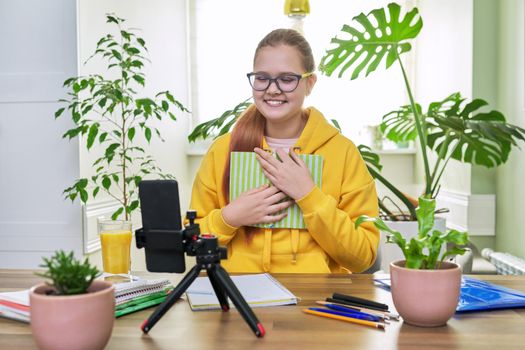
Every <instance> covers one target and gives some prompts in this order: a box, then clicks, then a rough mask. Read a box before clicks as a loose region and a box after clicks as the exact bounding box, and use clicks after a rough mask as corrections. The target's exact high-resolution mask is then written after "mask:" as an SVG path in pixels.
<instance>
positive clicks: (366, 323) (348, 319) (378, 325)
mask: <svg viewBox="0 0 525 350" xmlns="http://www.w3.org/2000/svg"><path fill="white" fill-rule="evenodd" d="M303 312H306V313H307V314H310V315H315V316H321V317H327V318H333V319H334V320H340V321H346V322H351V323H357V324H362V325H364V326H369V327H374V328H381V329H385V325H384V324H382V323H377V322H372V321H366V320H360V319H357V318H351V317H344V316H339V315H333V314H326V313H324V312H319V311H315V310H309V309H303Z"/></svg>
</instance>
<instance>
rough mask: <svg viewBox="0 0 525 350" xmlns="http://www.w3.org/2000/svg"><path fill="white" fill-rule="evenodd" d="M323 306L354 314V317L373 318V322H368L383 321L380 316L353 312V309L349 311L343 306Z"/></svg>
mask: <svg viewBox="0 0 525 350" xmlns="http://www.w3.org/2000/svg"><path fill="white" fill-rule="evenodd" d="M324 306H326V307H327V308H329V309H332V310H337V311H342V312H348V313H351V314H356V315H361V316H368V317H371V318H374V320H370V321H374V322H377V321H382V320H384V318H383V317H381V316H378V315H372V314H368V313H366V312H362V311H357V310H353V309H350V308H348V307H344V306H341V305H335V304H325V305H324Z"/></svg>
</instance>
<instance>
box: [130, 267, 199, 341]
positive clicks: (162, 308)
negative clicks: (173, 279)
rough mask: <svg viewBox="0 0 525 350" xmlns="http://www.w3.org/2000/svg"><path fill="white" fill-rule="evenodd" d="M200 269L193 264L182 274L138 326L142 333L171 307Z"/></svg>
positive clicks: (146, 331)
mask: <svg viewBox="0 0 525 350" xmlns="http://www.w3.org/2000/svg"><path fill="white" fill-rule="evenodd" d="M200 270H201V267H200V266H199V265H195V266H194V267H193V268H192V269H191V270H190V271H188V273H187V274H186V275H185V276H184V278H183V279H182V281H180V282H179V284H177V286H176V287H175V288H173V290H172V291H171V293H170V294H169V295H168V297H167V298H166V300H164V301H163V302H162V304H160V305H159V306H158V307H157V308H156V309H155V311H153V313H152V314H151V315H150V317H148V318H147V319H146V320H144V322H143V323H142V325H141V326H140V328H141V329H142V331H143V332H144V333H148V332H149V331H150V329H151V328H153V326H154V325H155V323H157V321H158V320H160V319H161V317H162V316H164V314H165V313H166V312H167V311H168V310H169V309H170V308H171V306H172V305H173V304H174V303H175V302H176V301H177V300H178V299H179V298H180V296H181V295H182V293H184V292H185V291H186V289H188V287H189V286H190V285H191V283H192V282H193V281H194V280H195V279H196V278H197V276H199V272H200Z"/></svg>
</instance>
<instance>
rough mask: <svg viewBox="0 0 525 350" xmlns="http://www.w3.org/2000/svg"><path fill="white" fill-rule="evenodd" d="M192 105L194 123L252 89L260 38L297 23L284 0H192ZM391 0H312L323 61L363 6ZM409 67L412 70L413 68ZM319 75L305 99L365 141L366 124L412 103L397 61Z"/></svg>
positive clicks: (310, 29) (309, 25) (312, 24)
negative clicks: (364, 71) (364, 72)
mask: <svg viewBox="0 0 525 350" xmlns="http://www.w3.org/2000/svg"><path fill="white" fill-rule="evenodd" d="M189 4H190V5H189V6H190V9H189V13H190V19H189V22H190V35H191V37H190V45H191V47H190V50H191V55H192V57H191V62H192V67H191V72H192V73H191V84H192V109H193V118H194V125H197V124H198V123H202V122H204V121H206V120H209V119H212V118H216V117H218V116H220V115H221V114H222V112H224V111H225V110H227V109H230V108H232V107H234V106H235V105H236V104H237V103H239V102H241V101H243V100H244V99H246V98H248V97H250V96H251V89H250V86H249V84H248V81H247V79H246V73H248V72H250V71H251V70H252V61H253V53H254V51H255V48H256V46H257V44H258V42H259V40H260V39H262V38H263V37H264V35H266V34H267V33H268V32H270V31H271V30H273V29H275V28H282V27H291V20H290V19H288V18H287V17H286V16H285V15H284V14H283V7H284V0H281V1H268V0H221V1H214V0H195V1H190V2H189ZM387 4H388V1H370V0H368V1H367V0H358V1H357V0H356V1H348V0H330V1H326V0H324V1H323V0H310V9H311V13H310V15H308V16H307V17H306V18H305V19H304V24H303V28H304V35H305V37H306V39H307V40H308V41H309V42H310V45H311V46H312V50H313V52H314V57H315V59H316V64H319V61H320V59H321V57H322V56H323V55H324V53H325V50H326V49H327V48H328V47H329V44H330V39H331V38H332V37H334V36H336V35H339V32H340V30H341V28H342V26H343V24H349V23H350V22H351V21H352V18H353V17H354V16H356V15H357V14H359V13H361V12H365V13H368V12H369V11H370V10H372V9H374V8H379V7H382V6H386V5H387ZM408 70H409V71H410V69H408ZM317 75H318V81H317V84H316V87H315V88H314V90H313V92H312V94H311V95H310V96H309V97H308V98H307V99H306V101H305V106H310V105H311V106H315V107H316V108H318V109H319V110H320V111H321V112H322V113H323V114H324V115H325V117H326V118H327V119H337V120H338V122H339V123H340V125H341V127H342V130H343V133H344V134H345V135H346V136H348V137H349V138H351V139H352V140H354V142H356V143H362V142H363V138H364V135H363V134H362V131H363V130H364V129H365V127H366V125H375V124H378V123H379V122H380V121H381V117H382V116H383V115H384V114H386V113H388V112H390V111H391V110H394V109H395V108H397V107H399V106H400V105H403V104H406V103H407V98H406V96H405V88H404V85H403V78H402V75H401V72H400V71H399V69H398V68H396V67H393V68H391V69H389V70H384V69H379V70H378V71H376V72H374V73H373V74H371V75H370V76H369V77H367V78H363V77H361V78H358V79H356V80H353V81H350V79H349V78H341V79H338V78H336V77H335V76H332V77H326V76H324V75H321V74H320V73H318V74H317Z"/></svg>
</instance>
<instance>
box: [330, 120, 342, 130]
mask: <svg viewBox="0 0 525 350" xmlns="http://www.w3.org/2000/svg"><path fill="white" fill-rule="evenodd" d="M330 121H331V122H332V124H334V126H335V128H336V129H337V130H339V132H341V126H340V125H339V122H338V121H337V120H336V119H330Z"/></svg>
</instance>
